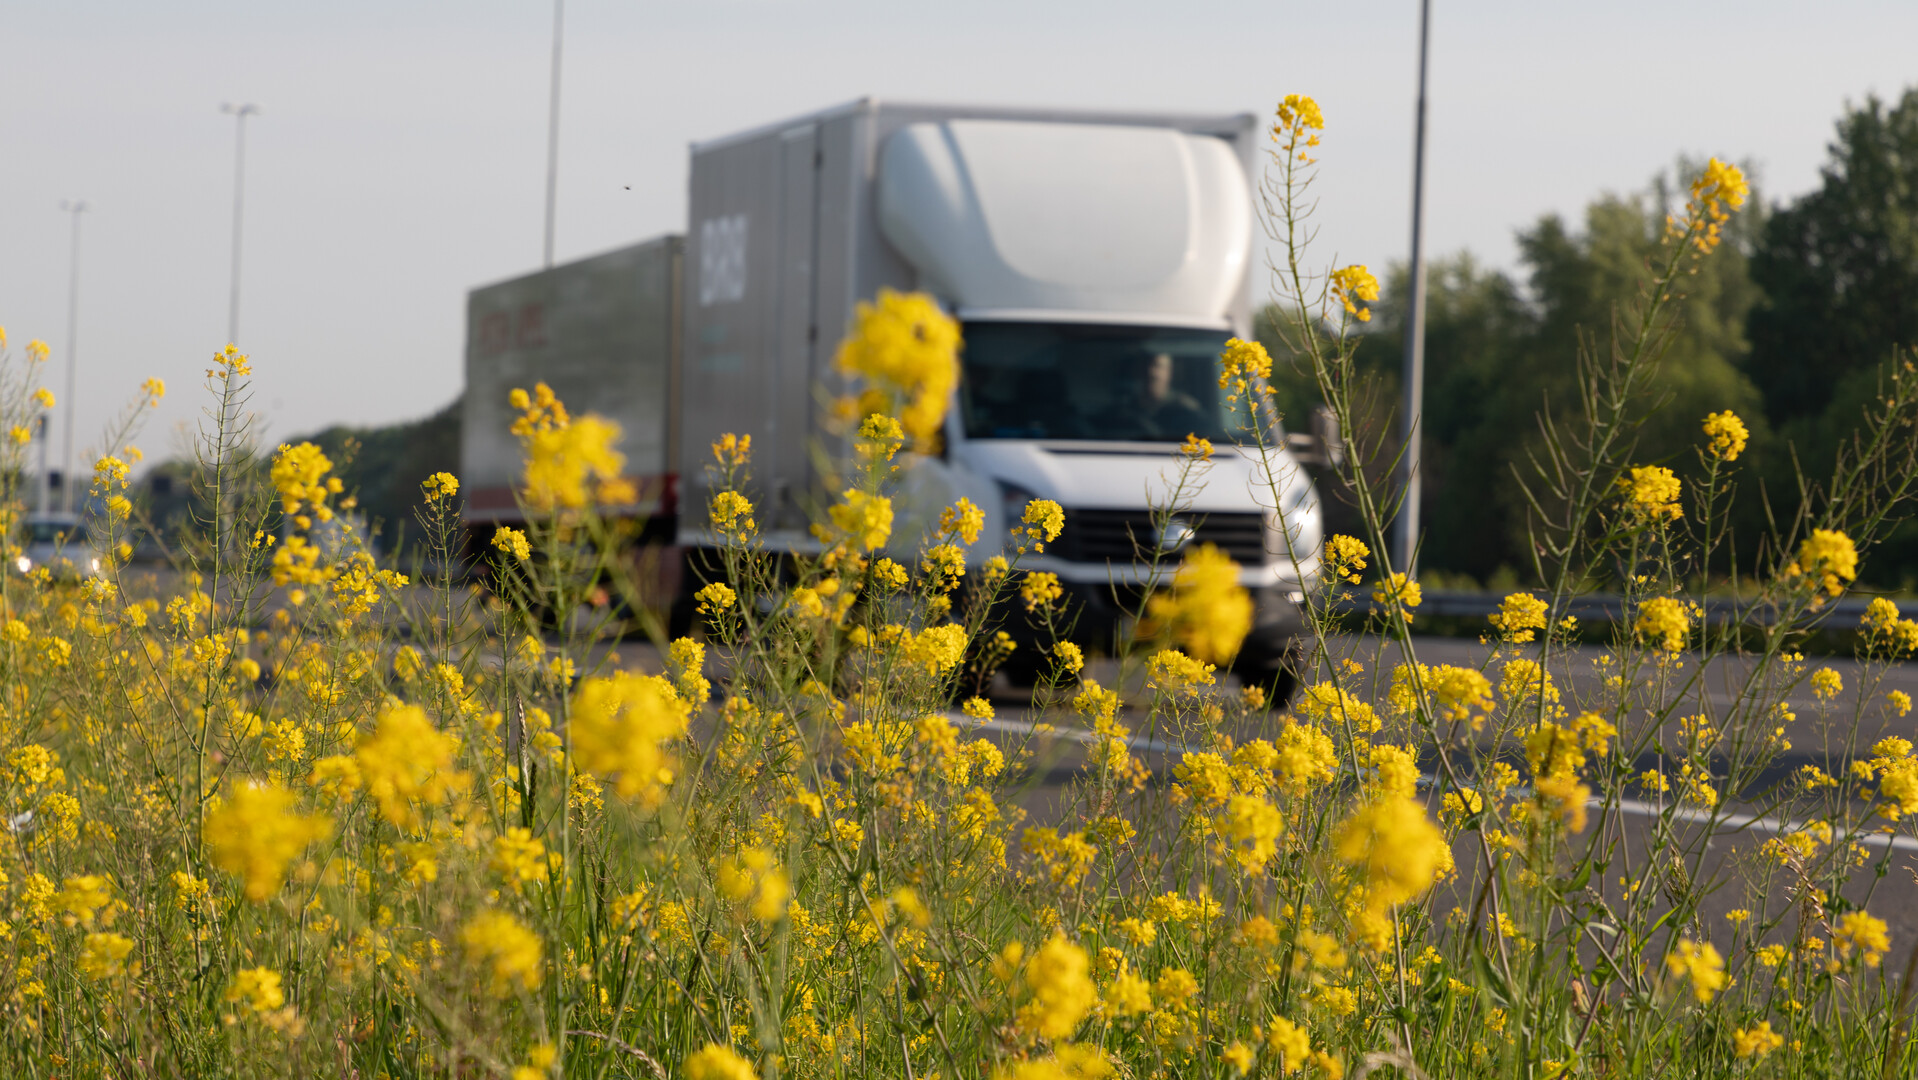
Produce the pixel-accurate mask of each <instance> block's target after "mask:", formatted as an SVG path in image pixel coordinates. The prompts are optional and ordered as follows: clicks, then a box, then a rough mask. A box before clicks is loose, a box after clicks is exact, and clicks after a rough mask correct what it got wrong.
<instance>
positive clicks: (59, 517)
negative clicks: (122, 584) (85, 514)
mask: <svg viewBox="0 0 1918 1080" xmlns="http://www.w3.org/2000/svg"><path fill="white" fill-rule="evenodd" d="M102 565H104V560H103V559H102V558H101V553H100V549H99V548H96V547H95V546H94V545H93V539H92V538H91V537H90V536H88V535H87V529H86V526H85V525H84V524H83V523H82V522H81V521H80V519H79V518H78V517H76V516H75V515H73V514H35V515H33V516H31V517H29V518H27V543H26V547H25V548H24V549H23V550H22V551H21V552H20V554H18V555H15V556H14V557H13V567H12V569H13V570H15V571H16V572H18V573H22V574H31V573H32V572H33V571H35V570H37V569H40V568H42V567H44V568H46V569H47V570H49V571H51V572H52V574H53V576H54V577H56V578H61V579H66V580H76V579H80V578H92V577H99V576H100V568H101V566H102Z"/></svg>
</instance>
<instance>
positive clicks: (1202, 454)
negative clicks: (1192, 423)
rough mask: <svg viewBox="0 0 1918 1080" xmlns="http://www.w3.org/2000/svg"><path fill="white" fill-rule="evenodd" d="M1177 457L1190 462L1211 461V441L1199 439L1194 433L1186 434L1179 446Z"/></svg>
mask: <svg viewBox="0 0 1918 1080" xmlns="http://www.w3.org/2000/svg"><path fill="white" fill-rule="evenodd" d="M1179 456H1180V457H1183V458H1187V459H1189V460H1192V461H1211V460H1212V440H1211V439H1201V438H1199V436H1198V435H1197V434H1195V433H1191V432H1188V433H1187V434H1186V437H1185V441H1184V442H1182V443H1180V444H1179Z"/></svg>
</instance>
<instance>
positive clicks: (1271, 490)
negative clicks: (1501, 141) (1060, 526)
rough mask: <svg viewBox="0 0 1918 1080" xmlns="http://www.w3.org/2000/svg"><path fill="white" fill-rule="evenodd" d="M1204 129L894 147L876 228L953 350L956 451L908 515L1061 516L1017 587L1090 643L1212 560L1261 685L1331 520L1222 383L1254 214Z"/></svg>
mask: <svg viewBox="0 0 1918 1080" xmlns="http://www.w3.org/2000/svg"><path fill="white" fill-rule="evenodd" d="M1192 126H1194V125H1185V127H1181V126H1179V125H1177V124H1174V123H1162V124H1157V125H1154V124H1147V123H1138V122H1131V123H1125V122H1113V123H1086V122H1083V121H1079V122H1075V121H1071V120H1063V119H1023V118H1022V119H1001V118H994V119H972V118H953V119H947V120H943V121H927V120H921V121H918V122H915V123H910V124H906V125H903V126H901V127H900V128H899V129H898V130H896V131H894V132H893V133H891V134H890V135H889V136H888V137H887V138H886V140H885V142H884V143H883V145H882V146H881V147H880V149H879V155H878V169H877V179H876V204H877V206H876V208H877V216H878V219H879V225H880V229H881V231H882V233H883V234H884V236H885V237H886V239H887V241H888V242H889V243H890V245H891V246H892V247H893V248H894V249H895V250H897V251H898V252H899V253H900V254H901V255H902V256H903V257H904V259H905V261H906V262H907V263H909V264H910V265H911V266H912V268H913V270H914V271H915V277H916V280H915V285H916V287H917V288H919V289H921V290H923V291H926V292H929V293H931V294H932V295H934V296H935V297H938V298H939V299H940V300H941V301H942V302H944V303H945V304H946V305H947V306H948V307H949V308H950V309H951V310H952V311H953V312H954V313H955V314H956V315H957V316H958V317H959V319H960V320H961V327H962V334H963V340H964V347H963V353H962V371H961V378H960V385H959V389H958V392H957V395H956V398H957V400H956V401H955V402H954V407H953V408H952V410H951V411H950V412H949V414H948V421H947V426H946V432H945V435H946V440H945V452H944V453H943V454H942V455H941V456H940V457H939V459H938V460H937V461H927V462H918V463H915V467H916V468H917V469H918V470H919V471H921V472H922V473H929V474H933V475H931V476H926V477H922V478H921V479H920V480H919V481H918V482H917V483H912V484H909V485H908V486H909V488H911V489H914V493H915V495H916V497H915V498H913V499H911V500H909V502H910V509H911V510H912V511H914V512H915V513H916V514H918V515H923V514H925V513H927V512H928V511H930V509H931V505H932V504H933V503H937V502H938V501H939V499H940V497H942V496H943V495H945V494H947V493H950V494H952V495H955V496H956V495H958V494H964V495H966V496H967V497H969V498H971V499H972V500H973V501H974V502H976V503H978V504H979V505H980V506H982V507H985V508H986V509H987V511H988V515H989V518H996V519H997V520H996V521H994V522H993V532H992V535H994V536H998V537H1003V536H1005V535H1006V530H1007V529H1008V528H1009V527H1010V525H1011V524H1012V523H1013V522H1015V521H1016V520H1017V518H1018V515H1019V513H1020V512H1021V510H1022V509H1023V507H1024V506H1025V504H1026V502H1027V501H1029V500H1031V499H1033V498H1046V499H1052V500H1054V501H1056V502H1058V503H1059V504H1060V505H1061V506H1062V507H1064V508H1065V511H1066V526H1065V530H1064V532H1063V533H1062V534H1061V536H1060V537H1059V539H1058V541H1057V542H1056V543H1054V544H1051V545H1049V546H1048V548H1047V550H1046V552H1045V553H1044V554H1043V555H1040V556H1038V557H1036V558H1029V559H1028V561H1027V563H1026V565H1027V566H1028V567H1029V568H1030V569H1035V570H1045V571H1049V572H1052V573H1054V574H1057V575H1058V576H1059V578H1060V580H1061V582H1062V583H1063V584H1065V585H1066V587H1067V588H1068V589H1069V590H1070V591H1071V592H1072V593H1073V594H1074V595H1075V596H1076V597H1077V599H1078V600H1079V601H1080V604H1081V609H1080V620H1079V635H1080V636H1081V637H1082V638H1083V639H1085V640H1086V642H1087V643H1088V644H1094V645H1102V644H1106V643H1108V642H1109V641H1110V638H1111V631H1112V630H1113V628H1114V627H1115V625H1116V624H1117V623H1118V622H1119V621H1120V620H1122V619H1123V618H1124V617H1125V616H1126V614H1127V613H1128V612H1131V611H1136V610H1137V607H1138V600H1139V597H1138V591H1139V590H1140V589H1141V588H1142V587H1144V586H1145V585H1147V584H1148V580H1147V579H1148V577H1149V575H1150V573H1151V567H1152V563H1153V562H1154V561H1155V560H1156V561H1158V562H1159V563H1160V571H1159V572H1160V573H1161V574H1163V573H1164V572H1165V570H1166V564H1176V562H1177V561H1178V559H1179V557H1180V555H1181V554H1182V553H1183V552H1184V551H1185V550H1186V549H1188V548H1190V547H1193V546H1196V545H1200V544H1207V543H1210V544H1215V545H1217V546H1218V547H1219V548H1221V549H1222V550H1224V551H1225V552H1226V553H1227V554H1228V555H1230V556H1231V557H1232V559H1233V560H1234V561H1235V562H1237V563H1238V564H1239V566H1240V573H1241V583H1242V584H1243V585H1244V586H1245V587H1246V588H1247V589H1249V590H1251V591H1252V593H1253V596H1254V598H1255V611H1256V615H1255V628H1254V631H1253V634H1252V636H1251V638H1249V639H1248V641H1247V643H1246V645H1245V647H1244V649H1243V651H1242V656H1241V659H1240V662H1239V663H1238V665H1237V666H1238V667H1239V669H1240V670H1241V672H1242V673H1243V674H1245V675H1246V676H1247V677H1248V678H1254V679H1258V680H1260V681H1262V682H1269V681H1270V680H1271V679H1272V678H1275V677H1277V676H1279V675H1280V674H1281V670H1280V669H1281V667H1282V664H1283V661H1284V659H1285V657H1286V655H1287V652H1288V647H1289V644H1290V642H1291V640H1292V639H1293V638H1294V637H1295V636H1296V635H1297V634H1298V633H1299V632H1300V630H1301V629H1302V627H1301V624H1300V617H1299V613H1298V609H1297V607H1296V603H1297V601H1298V600H1299V599H1300V594H1301V593H1302V591H1303V590H1304V589H1306V588H1308V587H1310V585H1311V583H1312V580H1313V578H1314V577H1315V576H1316V574H1317V570H1318V565H1317V553H1318V551H1319V547H1320V535H1319V533H1320V528H1321V525H1320V514H1319V506H1318V500H1317V496H1316V493H1315V491H1314V489H1313V485H1312V483H1311V481H1310V479H1309V478H1308V477H1307V475H1306V474H1305V473H1304V471H1303V470H1302V469H1301V468H1300V467H1299V462H1298V461H1297V460H1295V459H1294V458H1293V457H1292V456H1291V454H1290V453H1289V452H1288V451H1287V450H1286V449H1285V444H1286V440H1285V437H1284V434H1283V432H1281V431H1279V430H1278V429H1277V428H1276V426H1273V427H1270V428H1268V430H1267V431H1266V432H1265V433H1264V436H1265V437H1264V445H1265V447H1266V449H1264V450H1260V449H1258V448H1257V443H1258V440H1256V439H1253V438H1251V437H1250V434H1249V426H1250V424H1251V423H1252V417H1251V415H1250V413H1249V412H1248V411H1247V408H1246V405H1245V403H1244V402H1243V401H1234V400H1232V399H1231V398H1230V396H1229V395H1228V393H1227V391H1226V390H1225V389H1223V388H1221V387H1220V385H1219V381H1220V380H1219V354H1220V353H1221V352H1223V351H1224V350H1225V348H1226V343H1227V341H1228V340H1229V339H1230V338H1231V337H1233V336H1240V337H1247V338H1249V337H1251V336H1252V334H1251V328H1250V326H1249V323H1250V311H1249V308H1250V304H1249V300H1248V277H1249V274H1248V269H1249V264H1250V261H1251V258H1250V257H1251V246H1252V245H1251V241H1252V229H1253V222H1252V195H1251V187H1250V183H1249V181H1248V169H1247V167H1246V163H1245V160H1244V157H1243V156H1242V154H1241V153H1240V149H1241V145H1240V140H1238V139H1228V138H1225V137H1221V135H1219V134H1217V133H1215V132H1216V130H1217V129H1218V128H1219V127H1226V128H1227V129H1228V130H1230V125H1217V124H1215V125H1212V130H1200V131H1192V130H1187V129H1186V128H1189V127H1192ZM1263 420H1264V418H1263V417H1261V421H1262V422H1263ZM1191 436H1197V437H1198V438H1201V439H1206V440H1208V441H1210V442H1211V443H1213V444H1214V446H1215V447H1216V450H1215V454H1214V457H1213V460H1212V461H1211V463H1210V465H1209V466H1208V467H1206V468H1205V469H1204V475H1203V477H1202V483H1203V486H1202V487H1200V488H1199V489H1198V490H1197V491H1196V493H1195V494H1192V495H1191V496H1190V497H1189V501H1187V502H1186V503H1185V504H1184V505H1182V506H1181V507H1180V512H1179V513H1178V514H1176V515H1174V516H1173V517H1171V518H1170V519H1169V520H1167V519H1166V518H1165V515H1164V514H1163V513H1161V514H1159V515H1158V516H1157V517H1156V518H1155V515H1154V513H1153V508H1154V506H1155V505H1157V506H1159V507H1161V508H1163V507H1165V506H1167V505H1168V503H1169V501H1170V500H1171V499H1172V497H1173V491H1172V489H1173V486H1174V481H1175V479H1176V477H1177V474H1178V472H1179V466H1178V464H1177V453H1178V447H1179V445H1180V444H1181V443H1183V442H1184V441H1185V440H1186V439H1187V438H1188V437H1191ZM1247 443H1249V444H1253V445H1250V446H1244V445H1239V444H1247ZM935 477H936V479H935ZM901 532H902V534H903V535H906V536H911V535H913V532H914V531H913V530H911V529H906V530H901ZM1288 534H1289V535H1288ZM981 546H982V547H986V548H988V550H985V551H983V552H982V554H992V553H994V551H992V550H990V549H989V546H988V545H981ZM1028 655H1029V656H1030V655H1031V652H1030V650H1029V651H1028Z"/></svg>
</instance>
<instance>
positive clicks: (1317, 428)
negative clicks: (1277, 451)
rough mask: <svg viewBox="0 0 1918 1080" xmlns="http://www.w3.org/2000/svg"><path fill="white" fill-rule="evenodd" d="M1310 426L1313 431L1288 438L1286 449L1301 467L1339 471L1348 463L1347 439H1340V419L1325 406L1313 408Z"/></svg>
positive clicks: (1289, 433)
mask: <svg viewBox="0 0 1918 1080" xmlns="http://www.w3.org/2000/svg"><path fill="white" fill-rule="evenodd" d="M1307 423H1308V424H1309V425H1310V427H1311V430H1310V432H1309V433H1308V432H1302V431H1292V432H1287V433H1286V436H1285V448H1286V449H1287V450H1289V451H1291V453H1292V456H1293V457H1295V458H1298V459H1299V461H1300V463H1301V464H1305V465H1315V466H1318V467H1320V468H1327V469H1336V468H1338V467H1339V466H1341V465H1343V464H1345V440H1344V439H1342V438H1340V437H1339V418H1338V416H1337V415H1335V414H1334V413H1333V412H1332V410H1331V409H1328V408H1326V407H1325V406H1324V405H1315V406H1313V407H1312V413H1311V416H1310V417H1309V419H1308V420H1307Z"/></svg>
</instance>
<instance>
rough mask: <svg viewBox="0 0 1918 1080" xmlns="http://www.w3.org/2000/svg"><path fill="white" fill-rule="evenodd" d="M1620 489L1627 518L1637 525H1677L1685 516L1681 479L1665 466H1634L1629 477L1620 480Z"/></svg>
mask: <svg viewBox="0 0 1918 1080" xmlns="http://www.w3.org/2000/svg"><path fill="white" fill-rule="evenodd" d="M1618 488H1619V493H1620V494H1621V495H1622V496H1623V497H1624V499H1625V513H1626V516H1627V517H1629V518H1630V519H1631V521H1632V523H1633V524H1635V525H1643V524H1646V523H1648V522H1656V521H1677V520H1678V519H1679V518H1681V517H1684V516H1685V511H1684V510H1683V509H1682V508H1681V507H1680V506H1679V505H1678V496H1679V492H1680V490H1681V485H1680V484H1679V482H1678V477H1677V476H1676V475H1675V474H1673V472H1672V471H1671V470H1670V469H1667V468H1665V467H1664V466H1663V465H1635V466H1633V467H1632V471H1631V476H1630V477H1620V478H1619V481H1618Z"/></svg>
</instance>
